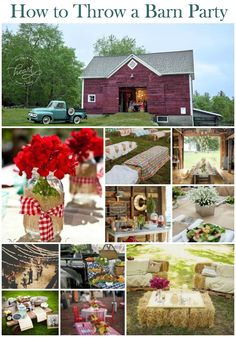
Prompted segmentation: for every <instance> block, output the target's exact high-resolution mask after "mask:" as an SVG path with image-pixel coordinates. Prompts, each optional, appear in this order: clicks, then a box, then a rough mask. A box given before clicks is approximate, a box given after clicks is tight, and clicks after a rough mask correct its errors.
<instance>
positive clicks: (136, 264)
mask: <svg viewBox="0 0 236 337" xmlns="http://www.w3.org/2000/svg"><path fill="white" fill-rule="evenodd" d="M148 267H149V259H146V260H141V259H135V260H128V261H127V271H126V273H127V275H128V276H133V275H144V274H146V273H147V270H148Z"/></svg>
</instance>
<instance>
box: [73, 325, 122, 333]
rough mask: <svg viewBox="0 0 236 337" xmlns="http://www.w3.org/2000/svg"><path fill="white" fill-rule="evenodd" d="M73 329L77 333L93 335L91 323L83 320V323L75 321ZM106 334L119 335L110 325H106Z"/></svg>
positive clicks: (93, 330)
mask: <svg viewBox="0 0 236 337" xmlns="http://www.w3.org/2000/svg"><path fill="white" fill-rule="evenodd" d="M75 329H76V331H77V333H78V335H87V336H91V335H94V334H95V333H94V332H95V329H94V327H93V325H92V324H91V323H90V322H85V323H75ZM96 335H97V334H96ZM107 335H112V336H114V335H120V333H119V332H118V331H116V330H115V329H114V328H112V327H111V326H109V327H108V334H107Z"/></svg>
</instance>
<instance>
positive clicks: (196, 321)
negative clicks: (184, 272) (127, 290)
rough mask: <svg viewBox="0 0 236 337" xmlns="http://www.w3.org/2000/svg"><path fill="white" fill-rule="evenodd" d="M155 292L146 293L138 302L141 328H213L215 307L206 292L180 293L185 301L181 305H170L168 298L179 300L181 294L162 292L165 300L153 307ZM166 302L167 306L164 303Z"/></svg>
mask: <svg viewBox="0 0 236 337" xmlns="http://www.w3.org/2000/svg"><path fill="white" fill-rule="evenodd" d="M155 293H156V292H155V291H153V292H151V291H149V292H146V293H145V294H144V295H143V297H142V298H141V299H140V300H139V304H138V320H139V323H140V324H141V325H142V327H143V328H145V327H148V328H149V327H160V326H174V327H178V328H189V329H192V330H194V329H196V328H204V327H206V328H211V327H213V326H214V317H215V307H214V305H213V303H212V301H211V298H210V296H209V295H208V293H207V292H205V293H200V292H194V291H188V292H186V293H182V296H184V298H185V299H187V298H188V300H186V301H185V302H183V303H180V302H178V303H176V304H172V303H171V301H170V298H171V296H172V295H173V294H175V296H176V295H177V296H178V298H179V299H181V298H182V297H181V292H180V291H178V290H176V291H163V293H165V298H166V299H168V300H166V299H165V300H164V302H163V303H160V304H157V305H155V301H154V303H153V298H154V299H155ZM165 301H167V304H166V303H165Z"/></svg>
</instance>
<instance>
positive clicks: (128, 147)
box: [105, 141, 137, 160]
mask: <svg viewBox="0 0 236 337" xmlns="http://www.w3.org/2000/svg"><path fill="white" fill-rule="evenodd" d="M136 147H137V143H136V142H129V141H125V142H120V143H117V144H112V145H108V146H106V148H105V154H106V160H109V159H110V160H114V159H117V158H120V157H122V156H124V155H125V154H127V153H129V152H131V151H133V150H134V149H136Z"/></svg>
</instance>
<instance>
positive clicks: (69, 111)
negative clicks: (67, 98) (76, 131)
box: [68, 108, 75, 116]
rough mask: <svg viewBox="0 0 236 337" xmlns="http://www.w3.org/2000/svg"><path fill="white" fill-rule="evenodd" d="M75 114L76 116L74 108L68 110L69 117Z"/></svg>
mask: <svg viewBox="0 0 236 337" xmlns="http://www.w3.org/2000/svg"><path fill="white" fill-rule="evenodd" d="M74 114H75V109H74V108H70V109H68V115H69V116H73V115H74Z"/></svg>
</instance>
